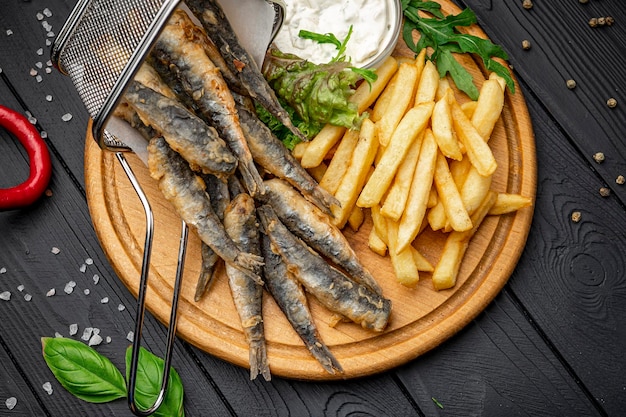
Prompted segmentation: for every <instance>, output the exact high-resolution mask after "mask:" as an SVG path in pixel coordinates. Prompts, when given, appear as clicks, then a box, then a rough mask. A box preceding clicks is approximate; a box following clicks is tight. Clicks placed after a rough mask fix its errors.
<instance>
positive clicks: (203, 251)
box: [194, 174, 230, 302]
mask: <svg viewBox="0 0 626 417" xmlns="http://www.w3.org/2000/svg"><path fill="white" fill-rule="evenodd" d="M202 179H203V180H204V183H205V185H206V192H207V194H208V195H209V199H210V200H211V207H212V208H213V211H214V212H215V214H216V215H217V217H218V218H219V219H220V220H224V211H225V210H226V206H227V205H228V203H229V202H230V195H229V193H228V183H227V180H225V179H221V178H217V177H216V176H215V175H210V174H207V175H202ZM200 255H201V258H202V262H201V263H200V275H199V276H198V282H197V284H196V292H195V294H194V300H195V301H196V302H197V301H200V299H201V298H202V296H203V295H204V294H206V292H207V291H208V290H209V288H210V287H211V284H212V283H213V280H214V279H215V274H216V272H217V269H218V263H219V259H220V257H219V256H217V254H216V253H215V251H214V250H213V249H211V247H210V246H209V245H207V244H206V243H204V242H202V243H201V246H200Z"/></svg>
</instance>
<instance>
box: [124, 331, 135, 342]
mask: <svg viewBox="0 0 626 417" xmlns="http://www.w3.org/2000/svg"><path fill="white" fill-rule="evenodd" d="M134 339H135V333H134V332H133V331H130V332H128V334H127V335H126V340H128V341H129V342H132V341H133V340H134Z"/></svg>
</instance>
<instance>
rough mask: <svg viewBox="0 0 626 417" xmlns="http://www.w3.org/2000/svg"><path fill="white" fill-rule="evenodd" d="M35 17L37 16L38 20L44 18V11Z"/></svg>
mask: <svg viewBox="0 0 626 417" xmlns="http://www.w3.org/2000/svg"><path fill="white" fill-rule="evenodd" d="M35 17H36V18H37V20H43V13H37V14H36V15H35Z"/></svg>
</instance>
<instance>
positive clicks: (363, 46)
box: [274, 0, 402, 68]
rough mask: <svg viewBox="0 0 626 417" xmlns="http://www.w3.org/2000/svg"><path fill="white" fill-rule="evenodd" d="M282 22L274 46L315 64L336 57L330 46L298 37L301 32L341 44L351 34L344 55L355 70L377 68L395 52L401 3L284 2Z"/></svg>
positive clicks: (370, 0)
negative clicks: (329, 37) (331, 36)
mask: <svg viewBox="0 0 626 417" xmlns="http://www.w3.org/2000/svg"><path fill="white" fill-rule="evenodd" d="M285 3H286V10H285V19H284V21H283V25H282V27H281V29H280V30H279V31H278V34H277V35H276V37H275V38H274V44H275V46H276V47H277V48H278V49H279V50H280V51H281V52H285V53H291V54H294V55H297V56H299V57H300V58H303V59H306V60H309V61H311V62H314V63H316V64H323V63H327V62H329V61H330V60H331V59H332V58H334V57H335V56H336V55H337V49H336V48H335V46H334V45H332V44H320V43H317V42H315V41H312V40H309V39H303V38H301V37H299V36H298V33H299V32H300V30H308V31H310V32H315V33H321V34H326V33H332V34H334V35H335V36H336V37H337V39H339V40H340V41H343V40H344V39H345V38H346V36H347V35H348V31H349V30H350V26H352V34H351V35H350V39H349V40H348V42H347V44H346V51H345V55H346V57H347V59H349V60H350V62H351V64H352V65H353V66H355V67H362V68H376V67H377V66H378V65H379V64H380V63H381V62H382V61H383V60H384V59H385V58H386V57H387V56H389V55H390V54H391V52H392V51H393V50H394V48H395V46H396V43H397V41H398V38H399V36H400V28H401V25H402V4H401V1H400V0H343V1H337V0H285Z"/></svg>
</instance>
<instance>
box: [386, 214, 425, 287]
mask: <svg viewBox="0 0 626 417" xmlns="http://www.w3.org/2000/svg"><path fill="white" fill-rule="evenodd" d="M387 240H388V242H387V243H388V245H389V257H390V258H391V265H392V266H393V271H394V273H395V275H396V279H397V280H398V282H399V283H400V284H402V285H404V286H405V287H410V288H413V287H415V286H416V285H417V283H418V282H419V271H418V270H417V264H416V263H415V258H414V257H413V251H412V249H413V248H412V247H408V248H406V249H404V250H400V251H399V250H398V248H397V246H396V245H395V244H394V242H397V241H398V223H397V222H394V221H393V220H389V219H387Z"/></svg>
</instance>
